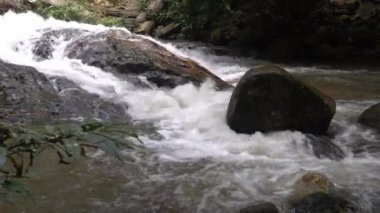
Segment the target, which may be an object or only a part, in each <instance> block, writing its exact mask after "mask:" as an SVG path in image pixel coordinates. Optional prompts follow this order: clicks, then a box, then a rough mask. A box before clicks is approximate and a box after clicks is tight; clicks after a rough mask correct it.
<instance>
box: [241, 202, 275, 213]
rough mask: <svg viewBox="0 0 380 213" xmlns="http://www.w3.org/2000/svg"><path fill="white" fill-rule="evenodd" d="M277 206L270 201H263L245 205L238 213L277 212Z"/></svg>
mask: <svg viewBox="0 0 380 213" xmlns="http://www.w3.org/2000/svg"><path fill="white" fill-rule="evenodd" d="M278 212H279V211H278V209H277V207H276V206H275V205H274V204H273V203H270V202H263V203H259V204H254V205H251V206H248V207H245V208H243V209H241V210H240V211H239V213H278Z"/></svg>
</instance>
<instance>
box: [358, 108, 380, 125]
mask: <svg viewBox="0 0 380 213" xmlns="http://www.w3.org/2000/svg"><path fill="white" fill-rule="evenodd" d="M358 122H359V123H360V124H363V125H364V126H368V127H371V128H373V129H375V130H377V131H379V132H380V103H378V104H375V105H373V106H371V107H370V108H368V109H366V110H365V111H364V112H363V113H362V114H361V115H360V117H359V119H358Z"/></svg>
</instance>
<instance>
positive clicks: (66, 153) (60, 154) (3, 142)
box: [0, 122, 141, 201]
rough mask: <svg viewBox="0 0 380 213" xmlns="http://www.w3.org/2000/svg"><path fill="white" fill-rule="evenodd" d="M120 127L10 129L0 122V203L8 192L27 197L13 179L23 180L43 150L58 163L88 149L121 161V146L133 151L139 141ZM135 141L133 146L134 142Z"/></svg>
mask: <svg viewBox="0 0 380 213" xmlns="http://www.w3.org/2000/svg"><path fill="white" fill-rule="evenodd" d="M125 129H126V126H125V125H123V124H120V125H105V124H101V123H97V122H95V123H86V124H83V125H80V124H78V123H63V124H54V125H37V126H13V125H10V124H4V123H0V195H2V196H1V197H0V201H1V200H6V199H7V195H8V194H9V193H13V194H15V193H16V194H20V195H23V196H24V197H25V196H27V195H28V194H29V192H28V191H27V190H25V189H24V188H23V187H22V185H20V184H19V183H18V182H16V181H15V178H22V177H27V175H28V172H29V170H30V168H31V167H32V166H33V164H34V161H35V159H36V158H37V157H39V156H40V155H41V154H42V153H43V152H45V151H53V152H55V153H56V154H57V160H58V163H60V164H70V163H72V162H73V160H75V159H77V158H80V157H86V156H87V153H88V150H91V149H101V150H103V151H104V152H105V153H107V154H109V155H111V156H113V157H115V158H117V159H121V156H120V153H119V150H120V148H121V147H126V148H128V149H133V148H134V147H136V146H138V144H139V143H141V141H140V140H139V138H138V136H137V134H136V133H135V132H134V131H133V130H129V129H128V128H127V130H125ZM136 142H137V143H136Z"/></svg>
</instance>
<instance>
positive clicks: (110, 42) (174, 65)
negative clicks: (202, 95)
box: [66, 30, 230, 88]
mask: <svg viewBox="0 0 380 213" xmlns="http://www.w3.org/2000/svg"><path fill="white" fill-rule="evenodd" d="M66 53H67V56H68V57H69V58H76V59H81V60H82V61H83V62H84V63H86V64H89V65H92V66H96V67H99V68H101V69H103V70H105V71H107V72H112V73H115V74H119V75H120V74H123V76H126V77H127V78H128V79H130V80H132V81H137V82H139V83H141V84H143V83H144V81H141V77H143V78H145V79H146V80H147V81H148V82H150V83H153V84H154V85H156V86H158V87H170V88H173V87H176V86H178V85H181V84H185V83H188V82H193V83H195V84H200V83H201V82H203V81H205V80H206V79H212V80H213V81H215V82H216V86H217V87H219V88H227V87H230V85H229V84H227V83H226V82H224V81H223V80H222V79H220V78H219V77H217V76H216V75H214V74H212V73H211V72H210V71H208V70H207V69H205V68H204V67H202V66H200V65H198V64H197V63H195V62H194V61H192V60H190V59H186V58H181V57H179V56H177V55H175V54H173V53H171V52H169V51H168V50H167V49H165V48H164V47H162V46H160V45H158V44H157V43H155V42H153V41H151V40H149V39H146V38H144V37H140V36H133V35H129V34H127V33H125V32H124V31H119V30H113V31H107V32H103V33H98V34H92V35H88V36H82V37H81V38H80V39H77V40H76V41H74V42H73V43H72V44H71V45H69V46H68V47H67V49H66Z"/></svg>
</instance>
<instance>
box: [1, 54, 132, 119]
mask: <svg viewBox="0 0 380 213" xmlns="http://www.w3.org/2000/svg"><path fill="white" fill-rule="evenodd" d="M75 118H84V119H103V120H123V121H128V120H129V116H128V115H127V114H126V110H125V107H124V106H119V105H116V104H113V103H111V102H108V101H106V100H103V99H101V98H100V97H99V96H97V95H94V94H89V93H88V92H86V91H84V90H83V89H81V88H79V87H78V86H76V85H75V84H74V83H73V82H71V81H69V80H66V79H63V78H56V77H53V78H47V77H46V76H45V75H44V74H42V73H39V72H38V71H37V70H36V69H34V68H32V67H27V66H19V65H14V64H9V63H6V62H2V61H0V120H1V121H8V122H17V123H25V122H45V121H54V120H61V119H65V120H66V119H75Z"/></svg>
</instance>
